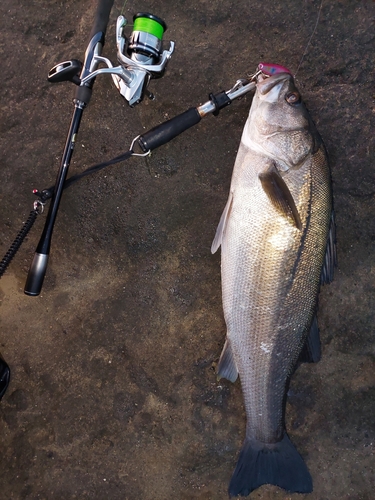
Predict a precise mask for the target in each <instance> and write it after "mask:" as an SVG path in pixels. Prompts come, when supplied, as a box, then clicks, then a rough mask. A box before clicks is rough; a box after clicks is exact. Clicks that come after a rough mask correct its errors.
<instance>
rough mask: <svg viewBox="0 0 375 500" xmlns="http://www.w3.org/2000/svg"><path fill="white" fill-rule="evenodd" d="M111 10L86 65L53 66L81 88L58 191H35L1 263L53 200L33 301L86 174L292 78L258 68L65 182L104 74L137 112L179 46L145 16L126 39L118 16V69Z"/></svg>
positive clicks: (101, 7) (101, 16)
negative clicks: (109, 45) (69, 201)
mask: <svg viewBox="0 0 375 500" xmlns="http://www.w3.org/2000/svg"><path fill="white" fill-rule="evenodd" d="M112 5H113V0H99V3H98V6H97V10H96V14H95V19H94V23H93V28H92V30H91V34H90V39H89V43H88V46H87V49H86V53H85V59H84V63H83V64H82V63H81V62H80V61H78V60H76V59H72V60H70V61H65V62H62V63H59V64H57V65H56V66H54V67H53V68H52V69H51V71H50V72H49V74H48V80H49V81H50V82H51V83H57V82H64V81H70V82H73V83H74V84H76V85H77V86H78V89H77V92H76V96H75V99H74V101H73V102H74V105H75V108H74V112H73V117H72V120H71V125H70V128H69V132H68V136H67V140H66V143H65V148H64V151H63V155H62V160H61V164H60V168H59V171H58V174H57V178H56V182H55V185H54V186H51V187H49V188H47V189H43V190H37V189H34V190H33V193H34V194H35V195H36V196H37V197H38V200H37V201H35V202H34V206H33V210H32V211H31V212H30V215H29V217H28V219H27V221H26V222H25V223H24V225H23V227H22V229H21V231H20V232H19V233H18V235H17V237H16V239H15V240H14V241H13V243H12V245H11V247H10V249H9V250H8V252H7V253H6V255H5V257H4V258H3V259H2V261H1V262H0V277H1V276H2V274H3V273H4V272H5V270H6V268H7V266H8V265H9V263H10V262H11V260H12V259H13V257H14V255H15V254H16V252H17V251H18V249H19V247H20V245H21V244H22V241H23V240H24V238H25V237H26V235H27V234H28V232H29V231H30V229H31V227H32V226H33V224H34V222H35V220H36V218H37V216H38V215H39V214H40V213H42V212H43V211H44V207H45V204H46V202H47V200H49V199H51V204H50V207H49V211H48V215H47V219H46V221H45V225H44V229H43V232H42V235H41V238H40V240H39V243H38V245H37V248H36V251H35V255H34V259H33V261H32V263H31V266H30V269H29V272H28V276H27V280H26V285H25V288H24V292H25V294H27V295H30V296H37V295H39V294H40V292H41V289H42V285H43V281H44V277H45V274H46V271H47V264H48V257H49V253H50V248H51V240H52V233H53V229H54V224H55V221H56V217H57V212H58V208H59V204H60V201H61V197H62V192H63V190H64V189H66V188H67V187H69V186H70V185H71V184H72V183H73V182H76V181H77V180H79V179H80V178H82V177H84V176H86V175H88V174H91V173H93V172H96V171H98V170H100V169H102V168H104V167H107V166H109V165H113V164H115V163H118V162H121V161H124V160H126V159H128V158H130V157H131V156H147V155H149V154H150V153H151V151H153V150H154V149H156V148H158V147H160V146H162V145H164V144H166V143H167V142H169V141H170V140H172V139H173V138H175V137H177V136H178V135H179V134H181V133H182V132H184V131H185V130H187V129H189V128H190V127H192V126H194V125H196V124H198V123H199V122H200V120H201V119H202V118H203V117H205V116H207V115H208V114H211V113H212V114H213V115H215V116H216V115H218V114H219V111H220V110H221V109H222V108H224V107H226V106H228V105H229V104H231V102H232V101H233V100H234V99H237V98H240V97H242V96H243V95H245V94H247V93H248V92H250V91H251V90H253V89H254V88H255V85H256V79H257V76H258V75H259V74H260V73H262V74H263V75H266V76H270V75H272V74H275V73H276V72H277V73H278V72H282V71H286V72H288V70H287V69H286V68H283V67H282V66H278V65H275V64H273V65H270V64H266V63H260V64H259V66H258V68H257V70H256V72H255V73H254V74H253V75H252V76H250V77H248V78H246V79H245V78H243V79H239V80H237V81H236V83H235V85H234V86H233V87H232V88H231V89H230V90H228V91H221V92H219V93H217V94H212V93H211V94H209V100H208V101H207V102H205V103H204V104H202V105H200V106H198V107H193V108H190V109H188V110H187V111H185V112H183V113H181V114H179V115H177V116H175V117H174V118H172V119H170V120H168V121H166V122H164V123H161V124H160V125H158V126H156V127H154V128H153V129H151V130H149V131H148V132H146V133H144V134H142V135H139V136H137V137H135V139H134V140H133V141H132V143H131V146H130V148H129V150H128V151H127V152H125V153H123V154H121V155H119V156H117V157H116V158H113V159H112V160H109V161H106V162H103V163H99V164H97V165H93V166H92V167H90V168H88V169H87V170H85V171H84V172H82V173H79V174H76V175H74V176H72V177H70V178H69V179H67V174H68V169H69V165H70V161H71V157H72V154H73V151H74V145H75V141H76V136H77V133H78V129H79V125H80V122H81V119H82V114H83V110H84V109H85V107H86V106H87V105H88V103H89V101H90V98H91V95H92V89H93V84H94V82H95V79H96V77H97V76H98V75H100V74H110V75H111V76H112V79H113V82H114V84H115V86H116V88H117V89H118V91H119V92H120V94H121V95H122V96H123V97H124V98H125V99H126V100H127V101H128V104H129V106H130V107H134V106H135V105H137V104H139V103H140V102H141V101H142V100H143V98H144V97H145V96H147V97H148V98H150V99H153V97H154V96H153V94H152V93H151V92H149V90H148V88H147V86H148V84H149V82H150V80H151V79H152V78H160V77H161V76H163V74H164V71H165V68H166V65H167V63H168V61H169V59H170V58H171V56H172V53H173V51H174V46H175V44H174V42H173V41H170V42H169V43H170V45H169V49H168V50H162V37H163V34H164V32H165V31H166V29H167V26H166V24H165V22H164V21H163V20H162V19H160V18H159V17H157V16H154V15H153V14H149V13H144V12H141V13H138V14H136V15H135V16H134V26H133V31H132V33H131V34H130V36H129V37H127V36H126V34H125V27H126V24H127V20H126V19H125V18H124V17H123V16H119V17H118V19H117V24H116V44H117V59H118V61H119V63H120V65H119V66H117V67H114V66H113V65H112V63H111V61H110V60H109V59H107V58H105V57H102V56H101V52H102V48H103V46H104V40H105V32H106V27H107V24H108V20H109V14H110V11H111V8H112ZM99 64H105V66H106V67H104V68H99ZM135 147H137V148H138V150H139V152H136V151H135V150H134V148H135Z"/></svg>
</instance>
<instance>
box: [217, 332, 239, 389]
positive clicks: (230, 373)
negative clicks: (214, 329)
mask: <svg viewBox="0 0 375 500" xmlns="http://www.w3.org/2000/svg"><path fill="white" fill-rule="evenodd" d="M237 377H238V370H237V366H236V363H235V361H234V357H233V353H232V349H231V347H230V344H229V342H228V339H227V340H226V341H225V344H224V348H223V351H222V353H221V356H220V359H219V363H218V365H217V379H218V380H220V379H221V378H226V379H227V380H230V381H231V382H235V381H236V380H237Z"/></svg>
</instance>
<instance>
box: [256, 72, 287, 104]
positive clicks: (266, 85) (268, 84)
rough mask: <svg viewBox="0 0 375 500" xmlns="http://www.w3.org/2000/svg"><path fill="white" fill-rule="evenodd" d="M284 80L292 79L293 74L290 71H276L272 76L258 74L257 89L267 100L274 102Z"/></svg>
mask: <svg viewBox="0 0 375 500" xmlns="http://www.w3.org/2000/svg"><path fill="white" fill-rule="evenodd" d="M286 81H293V76H292V75H291V74H290V73H278V74H276V75H273V76H269V77H263V76H262V75H260V76H259V78H258V82H257V89H258V92H259V94H260V95H261V96H263V97H264V98H266V100H267V101H270V102H275V101H277V99H278V97H279V92H280V90H281V87H282V86H283V84H284V83H285V82H286Z"/></svg>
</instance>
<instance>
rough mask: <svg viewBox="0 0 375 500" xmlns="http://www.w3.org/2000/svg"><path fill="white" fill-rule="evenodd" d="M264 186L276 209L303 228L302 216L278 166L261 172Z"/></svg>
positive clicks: (261, 180) (297, 226) (260, 175)
mask: <svg viewBox="0 0 375 500" xmlns="http://www.w3.org/2000/svg"><path fill="white" fill-rule="evenodd" d="M259 180H260V182H261V184H262V188H263V190H264V192H265V193H266V195H267V196H268V198H269V200H270V201H271V203H272V205H273V206H274V207H275V208H276V210H277V211H278V212H279V213H281V214H282V215H284V216H285V217H286V218H287V219H289V220H290V221H291V222H292V224H293V225H294V226H296V228H297V229H299V230H301V229H302V223H301V218H300V216H299V213H298V210H297V207H296V204H295V203H294V200H293V196H292V194H291V192H290V191H289V188H288V186H287V185H286V184H285V181H284V179H283V178H282V177H281V175H280V174H279V172H278V171H277V170H276V167H275V166H273V167H271V168H270V169H269V170H268V171H267V172H264V173H261V174H259Z"/></svg>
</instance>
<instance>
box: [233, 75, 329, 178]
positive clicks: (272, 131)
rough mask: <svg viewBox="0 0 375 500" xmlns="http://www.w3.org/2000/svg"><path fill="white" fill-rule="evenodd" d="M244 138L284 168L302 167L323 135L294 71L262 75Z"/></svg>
mask: <svg viewBox="0 0 375 500" xmlns="http://www.w3.org/2000/svg"><path fill="white" fill-rule="evenodd" d="M242 142H243V143H244V144H245V145H247V146H248V147H250V148H251V149H253V150H255V151H257V152H259V153H261V154H265V155H266V156H268V157H270V158H272V159H273V160H274V161H275V163H276V164H277V166H278V168H279V169H280V170H282V171H288V170H289V169H291V168H298V167H299V166H300V165H302V164H303V162H304V161H305V159H306V158H307V157H308V155H310V154H314V153H315V152H316V151H317V150H318V149H319V147H320V144H321V139H320V136H319V134H318V132H317V130H316V128H315V125H314V123H313V121H312V120H311V118H310V115H309V113H308V111H307V109H306V106H305V105H304V103H303V101H302V99H301V96H300V93H299V91H298V89H297V87H296V85H295V83H294V79H293V76H292V75H291V74H290V73H278V74H275V75H273V76H270V77H262V76H261V77H260V78H259V79H258V82H257V86H256V92H255V95H254V98H253V102H252V105H251V109H250V114H249V118H248V120H247V122H246V125H245V128H244V131H243V135H242Z"/></svg>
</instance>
